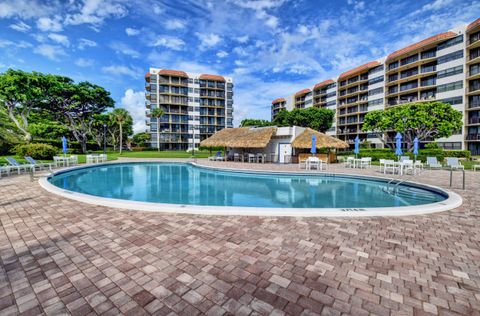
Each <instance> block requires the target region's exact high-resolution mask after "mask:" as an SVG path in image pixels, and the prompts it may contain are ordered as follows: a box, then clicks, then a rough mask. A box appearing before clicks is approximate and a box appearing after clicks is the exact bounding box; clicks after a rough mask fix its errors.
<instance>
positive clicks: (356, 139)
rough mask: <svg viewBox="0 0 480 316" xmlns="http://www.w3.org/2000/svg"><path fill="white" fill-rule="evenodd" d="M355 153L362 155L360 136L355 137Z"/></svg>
mask: <svg viewBox="0 0 480 316" xmlns="http://www.w3.org/2000/svg"><path fill="white" fill-rule="evenodd" d="M353 153H354V154H355V155H358V154H359V153H360V138H358V135H357V137H355V148H354V149H353Z"/></svg>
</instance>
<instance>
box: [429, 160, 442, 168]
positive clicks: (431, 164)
mask: <svg viewBox="0 0 480 316" xmlns="http://www.w3.org/2000/svg"><path fill="white" fill-rule="evenodd" d="M427 166H428V168H430V169H432V168H440V169H441V168H442V167H443V166H442V164H441V163H439V162H438V160H437V157H427Z"/></svg>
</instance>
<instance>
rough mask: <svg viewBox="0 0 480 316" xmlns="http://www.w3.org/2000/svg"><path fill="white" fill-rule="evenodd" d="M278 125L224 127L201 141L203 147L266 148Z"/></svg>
mask: <svg viewBox="0 0 480 316" xmlns="http://www.w3.org/2000/svg"><path fill="white" fill-rule="evenodd" d="M276 130H277V128H276V127H261V128H255V127H237V128H224V129H222V130H221V131H218V132H216V133H215V134H213V135H212V136H210V137H209V138H207V139H205V140H203V141H202V142H201V143H200V146H202V147H230V148H265V147H267V145H268V143H269V142H270V139H271V138H272V136H273V135H274V134H275V131H276Z"/></svg>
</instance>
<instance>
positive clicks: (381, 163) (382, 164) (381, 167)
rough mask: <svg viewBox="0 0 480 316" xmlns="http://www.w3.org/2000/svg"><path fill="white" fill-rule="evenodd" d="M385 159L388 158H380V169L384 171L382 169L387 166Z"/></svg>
mask: <svg viewBox="0 0 480 316" xmlns="http://www.w3.org/2000/svg"><path fill="white" fill-rule="evenodd" d="M385 161H386V159H379V160H378V162H379V169H378V170H379V171H380V172H382V169H383V168H385Z"/></svg>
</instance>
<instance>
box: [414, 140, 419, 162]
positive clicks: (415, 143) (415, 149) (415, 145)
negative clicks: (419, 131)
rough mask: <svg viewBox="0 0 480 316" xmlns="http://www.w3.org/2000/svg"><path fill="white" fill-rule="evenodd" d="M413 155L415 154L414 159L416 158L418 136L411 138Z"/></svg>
mask: <svg viewBox="0 0 480 316" xmlns="http://www.w3.org/2000/svg"><path fill="white" fill-rule="evenodd" d="M413 155H414V156H415V160H417V155H418V138H417V137H415V139H414V140H413Z"/></svg>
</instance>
